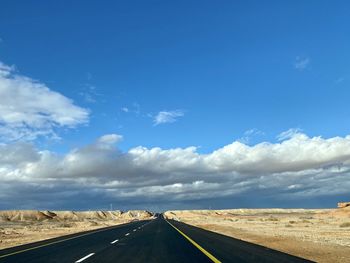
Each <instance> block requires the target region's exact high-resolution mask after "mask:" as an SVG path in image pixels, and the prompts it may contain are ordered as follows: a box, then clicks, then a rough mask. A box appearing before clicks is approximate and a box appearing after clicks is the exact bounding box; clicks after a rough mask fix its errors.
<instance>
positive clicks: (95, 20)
mask: <svg viewBox="0 0 350 263" xmlns="http://www.w3.org/2000/svg"><path fill="white" fill-rule="evenodd" d="M1 5H2V7H1V10H0V39H1V41H0V61H1V62H2V63H3V65H4V66H3V67H5V66H6V67H12V68H11V69H10V70H9V69H7V71H6V72H7V73H6V74H7V75H8V74H11V77H10V78H14V76H21V77H23V78H24V77H26V78H28V79H30V81H32V82H35V81H36V82H37V83H40V84H42V85H45V87H47V88H48V89H49V90H50V91H52V92H57V93H59V94H61V95H62V96H63V97H64V98H67V99H68V100H70V102H71V105H69V107H73V106H74V107H77V108H74V109H73V108H71V111H70V112H75V113H76V115H74V117H72V116H71V115H70V114H71V113H67V114H68V115H69V117H72V118H74V121H72V122H67V121H57V120H58V119H57V118H56V117H57V116H56V115H57V114H58V113H57V112H56V113H52V115H50V114H51V113H50V114H48V113H45V110H43V109H44V108H42V109H41V110H40V111H39V112H40V114H39V115H45V116H46V114H48V116H53V118H56V119H53V120H47V122H45V124H40V125H37V122H35V124H33V123H34V122H32V123H29V122H26V121H25V120H24V121H23V120H22V121H20V122H14V120H13V119H11V122H10V121H9V120H10V119H9V117H8V116H9V115H8V112H9V111H6V112H7V113H6V114H7V115H6V116H5V114H4V113H1V110H0V117H2V116H1V114H3V117H2V118H0V125H2V126H3V127H5V128H6V129H11V130H10V132H6V134H5V133H3V134H4V135H3V136H2V137H1V138H2V141H3V144H4V145H7V146H9V147H10V146H11V145H15V144H18V143H26V144H27V143H29V144H30V145H31V147H33V148H35V149H36V150H37V151H38V152H40V153H41V152H43V151H49V152H51V153H52V154H56V155H60V156H63V157H62V158H66V157H64V156H66V155H67V156H68V155H69V153H72V151H73V152H74V151H81V150H82V149H86V147H90V146H91V144H94V142H96V141H98V138H100V137H101V136H104V135H108V134H114V135H118V136H119V135H121V136H122V139H121V138H120V139H117V138H116V137H114V139H113V140H112V141H113V143H117V146H116V147H117V150H116V151H117V152H119V153H124V154H126V153H128V152H129V151H130V150H131V149H134V148H135V147H138V146H142V147H146V148H147V149H152V148H154V147H160V148H161V149H175V148H178V147H180V148H182V149H184V148H186V147H191V146H194V147H197V149H196V150H195V152H196V153H197V154H199V155H200V154H202V155H205V154H211V153H213V152H214V151H217V150H218V149H221V148H222V147H225V146H227V145H230V144H231V143H233V142H235V141H238V142H241V143H243V144H244V145H246V146H251V147H254V146H256V145H258V144H259V143H261V142H269V143H270V144H274V145H278V144H279V143H280V142H281V141H283V140H284V139H287V140H288V139H293V138H294V137H295V136H296V137H297V136H299V135H305V136H307V137H308V138H309V139H310V140H311V139H312V138H316V137H317V136H321V137H322V138H324V140H327V139H329V138H335V137H337V136H338V137H340V138H343V139H344V140H347V139H346V138H347V137H346V136H347V135H348V134H349V125H348V123H349V116H350V108H349V107H348V104H349V102H348V101H349V98H350V91H349V81H350V52H349V46H350V29H349V27H348V26H347V25H349V24H350V16H349V12H350V4H349V3H348V2H347V1H337V2H336V4H335V2H331V1H283V2H281V1H264V2H262V1H220V2H215V1H200V2H198V1H106V2H104V3H103V4H101V2H99V1H74V2H73V3H72V2H71V1H59V2H57V1H56V2H54V1H35V2H31V3H30V2H28V1H27V2H26V1H21V2H18V1H2V4H1ZM9 72H11V73H9ZM17 84H18V83H17ZM17 84H16V85H17ZM0 85H1V83H0ZM23 85H24V84H23ZM16 87H17V86H16ZM20 89H21V88H20V87H19V90H20ZM16 94H17V95H14V96H19V95H18V94H19V93H16ZM15 98H16V97H15ZM17 98H18V100H17V101H18V103H20V102H21V101H20V100H19V99H20V97H17ZM57 103H58V102H57ZM65 103H67V104H65V105H68V104H69V103H68V102H65ZM3 104H4V105H5V102H3ZM15 104H16V103H15ZM0 105H1V101H0ZM6 105H7V106H6V107H8V109H10V108H11V107H12V105H9V103H7V104H6ZM10 106H11V107H10ZM28 107H29V106H28ZM66 109H68V108H66ZM69 109H70V108H69ZM22 110H23V111H25V113H26V114H27V113H28V112H29V111H31V110H32V108H30V109H29V108H25V109H22ZM57 110H58V111H59V109H58V108H57ZM76 110H78V111H76ZM59 112H60V113H59V114H62V116H60V118H61V117H62V118H63V117H64V116H65V117H67V116H66V115H64V113H62V111H59ZM67 112H68V110H67ZM22 113H23V112H22ZM84 114H85V115H84ZM78 115H79V117H78ZM4 116H5V117H6V118H5V117H4ZM60 120H61V119H60ZM36 121H37V120H36ZM9 123H10V124H9ZM19 123H20V124H19ZM57 123H59V124H57ZM21 125H25V126H26V128H29V129H30V130H31V133H30V134H29V133H28V132H27V131H26V135H25V136H24V137H22V138H21V139H18V138H16V139H13V138H14V137H11V136H9V134H10V133H11V134H13V133H14V132H17V131H18V130H19V129H21V132H24V130H23V129H24V128H23V126H21ZM19 126H21V128H18V127H19ZM16 129H17V130H16ZM33 130H35V132H36V133H35V134H33ZM288 130H289V133H288V136H287V137H285V138H283V139H279V138H281V137H279V135H280V134H281V133H283V132H285V131H288ZM7 131H8V130H7ZM0 132H1V131H0ZM38 132H39V133H41V134H45V136H41V135H38V134H39V133H38ZM58 137H59V139H57V138H58ZM346 142H347V141H346ZM88 145H90V146H88ZM4 147H5V146H4ZM330 147H331V146H330ZM89 149H90V148H89ZM337 151H338V148H337ZM114 154H115V153H114ZM346 154H347V153H344V152H342V153H341V154H340V155H341V156H338V157H337V158H338V159H337V158H335V157H334V158H335V159H336V160H335V159H334V158H333V157H332V158H333V159H332V158H331V159H329V160H328V159H327V161H325V163H322V165H323V166H324V165H327V166H329V165H334V163H336V164H337V165H338V164H339V162H344V158H343V156H345V155H346ZM161 156H163V155H161ZM169 158H172V157H169ZM232 158H237V156H233V157H232ZM267 158H268V157H267ZM268 159H269V158H268ZM316 159H317V158H316ZM321 159H322V158H321ZM334 160H335V161H334ZM303 161H305V160H303ZM316 163H317V165H316V164H315V167H312V168H313V169H316V168H319V165H320V164H319V162H318V161H317V162H316ZM342 165H345V164H342ZM40 166H41V167H42V166H43V164H40ZM323 166H322V167H323ZM17 169H19V168H18V167H17ZM174 169H175V170H176V169H178V167H177V166H176V168H174ZM305 169H306V168H305ZM307 169H311V168H310V167H308V168H307ZM233 170H234V169H233ZM233 170H232V171H231V172H237V171H236V170H234V171H233ZM292 170H293V169H292ZM298 171H299V172H300V171H301V170H298ZM274 172H276V171H274ZM284 172H289V170H288V169H287V170H286V171H284ZM107 173H113V172H110V171H109V172H106V174H107ZM191 173H193V171H191ZM271 173H272V172H271ZM116 174H118V173H116ZM72 176H73V175H72ZM259 176H261V174H260V173H259ZM202 179H203V178H202V177H199V178H195V179H193V180H192V181H191V182H192V183H193V182H196V181H204V182H207V181H206V180H205V179H203V180H202ZM118 180H119V179H118ZM182 180H183V179H178V180H175V181H173V182H172V183H174V184H176V183H184V181H182ZM121 181H123V180H121ZM208 181H211V179H208ZM164 184H165V183H164ZM152 186H153V187H154V186H155V185H154V184H153V185H152ZM91 187H92V186H91ZM309 187H311V186H309ZM317 187H318V186H314V188H315V189H318V188H317ZM311 188H312V187H311ZM76 191H78V190H76ZM116 191H117V190H116ZM271 191H272V192H273V190H271ZM320 191H321V194H324V195H327V194H329V193H322V190H320ZM29 192H30V191H29ZM332 194H333V195H335V196H337V194H338V196H340V195H341V194H343V193H341V192H339V193H332ZM232 196H236V195H235V194H232V193H230V194H227V196H225V198H228V199H227V200H229V198H233V197H232ZM276 196H277V194H276ZM8 198H9V197H8ZM118 198H119V197H118ZM205 198H209V199H210V198H212V197H210V196H209V195H208V196H203V198H202V199H200V200H204V199H205ZM315 198H316V197H315ZM336 198H337V197H335V199H336ZM39 199H40V198H39ZM39 199H38V200H39ZM107 199H108V198H107ZM277 199H278V198H276V200H277ZM9 200H10V198H9ZM35 200H36V199H35ZM165 200H166V198H165ZM189 200H190V199H189ZM196 200H197V199H196ZM198 200H199V199H198ZM175 201H176V200H175ZM175 201H174V204H175V203H176V202H177V201H176V202H175ZM181 202H183V200H182V199H181ZM198 202H200V201H198ZM271 202H272V203H273V201H271ZM310 202H311V203H310V204H314V205H315V203H312V201H310ZM214 203H215V202H214ZM267 204H269V203H268V202H267ZM2 206H3V207H6V205H5V204H3V205H2ZM37 206H43V205H42V203H40V202H39V201H38V205H37ZM77 206H78V205H77ZM199 206H200V205H199ZM180 207H181V205H180Z"/></svg>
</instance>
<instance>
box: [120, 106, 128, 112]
mask: <svg viewBox="0 0 350 263" xmlns="http://www.w3.org/2000/svg"><path fill="white" fill-rule="evenodd" d="M121 111H123V112H126V113H128V112H129V108H127V107H122V108H121Z"/></svg>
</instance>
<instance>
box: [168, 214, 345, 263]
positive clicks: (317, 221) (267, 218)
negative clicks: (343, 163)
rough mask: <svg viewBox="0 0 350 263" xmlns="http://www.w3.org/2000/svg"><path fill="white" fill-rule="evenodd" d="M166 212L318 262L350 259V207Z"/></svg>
mask: <svg viewBox="0 0 350 263" xmlns="http://www.w3.org/2000/svg"><path fill="white" fill-rule="evenodd" d="M165 216H166V217H168V218H172V219H175V220H179V221H182V222H185V223H188V224H191V225H195V226H198V227H201V228H204V229H207V230H210V231H214V232H218V233H221V234H224V235H228V236H232V237H235V238H238V239H242V240H245V241H248V242H252V243H256V244H260V245H263V246H266V247H269V248H272V249H276V250H279V251H283V252H285V253H288V254H292V255H296V256H300V257H303V258H306V259H310V260H313V261H316V262H342V263H343V262H350V208H344V209H335V210H325V209H323V210H304V209H233V210H192V211H168V212H166V213H165Z"/></svg>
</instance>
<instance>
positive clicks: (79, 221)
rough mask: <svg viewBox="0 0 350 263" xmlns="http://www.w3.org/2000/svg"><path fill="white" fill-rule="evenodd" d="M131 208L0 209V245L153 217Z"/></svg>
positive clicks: (33, 240) (27, 241) (150, 214)
mask: <svg viewBox="0 0 350 263" xmlns="http://www.w3.org/2000/svg"><path fill="white" fill-rule="evenodd" d="M152 217H153V215H152V213H150V212H148V211H143V210H134V211H127V212H122V211H35V210H9V211H0V249H4V248H8V247H13V246H17V245H22V244H26V243H31V242H35V241H39V240H44V239H49V238H54V237H58V236H63V235H68V234H73V233H77V232H82V231H88V230H94V229H99V228H103V227H108V226H113V225H118V224H123V223H127V222H130V221H134V220H143V219H150V218H152Z"/></svg>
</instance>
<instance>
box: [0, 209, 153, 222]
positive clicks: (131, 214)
mask: <svg viewBox="0 0 350 263" xmlns="http://www.w3.org/2000/svg"><path fill="white" fill-rule="evenodd" d="M152 216H153V214H152V213H151V212H148V211H144V210H131V211H126V212H122V211H119V210H116V211H37V210H7V211H0V221H11V222H19V221H50V220H56V221H90V220H97V221H104V220H118V219H122V220H142V219H148V218H151V217H152Z"/></svg>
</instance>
